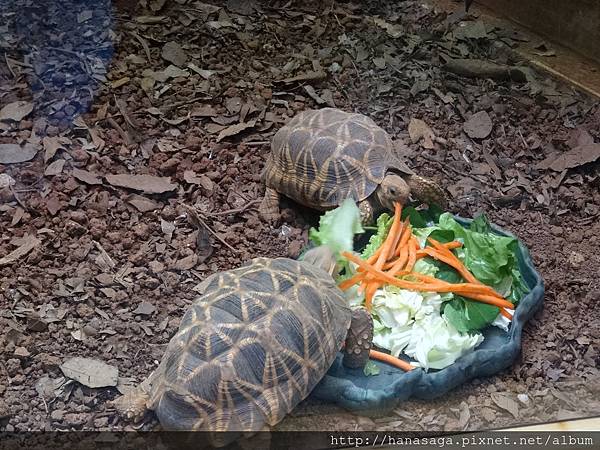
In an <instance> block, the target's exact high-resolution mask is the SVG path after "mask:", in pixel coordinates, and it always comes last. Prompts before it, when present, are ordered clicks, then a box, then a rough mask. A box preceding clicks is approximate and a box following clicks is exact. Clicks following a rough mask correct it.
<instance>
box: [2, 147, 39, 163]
mask: <svg viewBox="0 0 600 450" xmlns="http://www.w3.org/2000/svg"><path fill="white" fill-rule="evenodd" d="M37 151H38V149H37V148H36V147H34V146H33V145H30V144H25V145H24V146H23V147H21V146H20V145H18V144H0V164H18V163H22V162H25V161H31V160H32V159H33V158H34V157H35V155H36V154H37Z"/></svg>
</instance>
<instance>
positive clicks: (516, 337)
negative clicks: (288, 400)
mask: <svg viewBox="0 0 600 450" xmlns="http://www.w3.org/2000/svg"><path fill="white" fill-rule="evenodd" d="M455 219H456V220H457V221H458V222H459V223H460V224H461V225H463V226H469V225H470V223H471V220H470V219H463V218H461V217H455ZM492 231H493V232H494V233H496V234H498V235H500V236H509V237H515V236H514V235H513V234H511V233H509V232H507V231H505V230H502V229H501V228H498V227H496V226H494V225H492ZM517 258H518V261H519V269H520V271H521V274H522V276H523V279H524V281H525V283H526V285H527V287H528V288H529V292H528V293H527V294H526V295H525V296H524V297H523V298H522V299H521V300H520V302H519V303H518V305H517V307H516V309H515V312H514V316H513V319H512V323H511V325H510V327H509V329H508V332H505V331H503V330H502V329H500V328H498V327H495V326H488V327H487V328H485V329H483V330H482V334H483V336H484V341H483V342H482V343H481V344H480V345H479V346H478V347H477V348H475V349H474V350H473V351H472V352H470V353H468V354H466V355H464V356H462V357H461V358H459V359H457V360H456V361H455V362H454V363H453V364H451V365H450V366H448V367H445V368H444V369H441V370H434V371H429V372H425V371H424V370H422V369H415V370H412V371H410V372H404V371H402V370H400V369H397V368H395V367H392V366H389V365H387V364H385V363H381V362H379V361H375V364H377V366H378V367H379V369H380V371H379V374H378V375H376V376H366V375H365V374H364V373H363V370H362V369H355V370H352V369H348V368H346V367H344V366H343V365H342V354H341V353H340V354H338V356H337V358H336V360H335V362H334V363H333V365H332V366H331V368H330V369H329V371H328V372H327V374H326V375H325V377H324V378H323V380H322V381H321V382H320V383H319V384H318V385H317V387H316V388H315V389H314V391H313V392H312V393H311V397H312V398H316V399H319V400H322V401H326V402H331V403H335V404H337V405H339V406H341V407H343V408H346V409H349V410H353V411H357V412H358V411H366V410H378V411H381V410H386V409H391V408H394V407H395V406H396V405H397V404H398V403H399V402H401V401H403V400H407V399H409V398H411V397H413V398H419V399H433V398H436V397H439V396H441V395H443V394H445V393H447V392H448V391H450V390H452V389H454V388H456V387H458V386H460V385H461V384H463V383H465V382H467V381H469V380H471V379H473V378H481V377H487V376H491V375H494V374H496V373H498V372H500V371H502V370H504V369H506V368H508V367H510V366H511V365H512V364H513V362H514V361H515V359H516V358H517V357H518V355H519V353H520V351H521V333H522V331H523V326H524V325H525V323H526V322H527V321H528V320H529V319H530V318H531V317H532V316H533V315H534V314H535V312H536V311H538V310H539V309H541V307H542V305H543V298H544V281H543V279H542V277H541V275H540V274H539V273H538V272H537V271H536V269H535V267H534V265H533V261H532V260H531V256H530V254H529V251H528V250H527V248H526V247H525V246H524V245H523V243H522V242H521V241H518V251H517Z"/></svg>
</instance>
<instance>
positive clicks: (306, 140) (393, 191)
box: [260, 108, 446, 224]
mask: <svg viewBox="0 0 600 450" xmlns="http://www.w3.org/2000/svg"><path fill="white" fill-rule="evenodd" d="M263 181H264V182H265V184H266V192H265V196H264V199H263V201H262V203H261V205H260V214H261V216H262V217H263V218H264V219H265V220H268V221H271V220H274V219H276V218H277V217H278V216H279V196H280V194H283V195H285V196H286V197H289V198H291V199H292V200H295V201H296V202H298V203H300V204H302V205H305V206H308V207H311V208H314V209H317V210H321V211H324V210H327V209H332V208H335V207H336V206H339V205H340V204H341V203H342V202H343V201H344V200H345V199H346V198H348V197H351V198H353V199H354V200H355V201H357V202H359V207H360V209H361V216H362V220H363V222H364V223H365V224H366V223H369V222H372V220H373V218H374V217H375V216H377V215H378V213H379V212H381V211H383V210H385V209H388V210H390V211H393V209H394V207H393V204H394V202H399V203H401V204H405V203H406V202H407V201H408V200H409V197H410V195H411V194H412V196H413V197H415V198H416V199H418V200H420V201H422V202H425V203H435V204H437V205H438V206H441V207H444V206H445V204H446V196H445V193H444V190H443V189H442V188H441V187H439V186H438V185H437V184H435V183H434V182H433V181H432V180H429V179H427V178H424V177H421V176H418V175H416V174H415V173H414V172H413V171H412V170H411V169H410V168H409V167H408V166H407V165H406V164H405V163H404V162H402V161H401V160H400V159H399V158H398V157H397V156H396V155H395V154H394V146H393V143H392V140H391V138H390V136H389V135H388V133H387V132H386V131H385V130H384V129H382V128H381V127H379V126H378V125H377V124H376V123H375V122H374V121H373V120H372V119H370V118H369V117H367V116H364V115H362V114H357V113H348V112H345V111H341V110H339V109H335V108H323V109H318V110H307V111H303V112H301V113H299V114H298V115H296V116H295V117H294V118H293V119H292V120H291V121H290V122H289V123H288V124H287V125H285V126H283V127H282V128H281V129H279V131H277V133H276V134H275V136H274V137H273V141H272V143H271V153H270V155H269V157H268V159H267V161H266V165H265V170H264V171H263Z"/></svg>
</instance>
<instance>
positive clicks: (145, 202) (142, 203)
mask: <svg viewBox="0 0 600 450" xmlns="http://www.w3.org/2000/svg"><path fill="white" fill-rule="evenodd" d="M127 203H129V204H131V205H133V206H134V207H135V208H136V209H137V210H138V211H140V212H143V213H144V212H150V211H154V210H156V209H158V208H160V207H161V206H162V205H161V204H160V203H158V202H155V201H154V200H152V199H149V198H146V197H144V196H142V195H138V194H131V195H130V196H128V197H127Z"/></svg>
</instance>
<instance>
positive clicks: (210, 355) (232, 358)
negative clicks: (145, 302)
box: [113, 246, 373, 440]
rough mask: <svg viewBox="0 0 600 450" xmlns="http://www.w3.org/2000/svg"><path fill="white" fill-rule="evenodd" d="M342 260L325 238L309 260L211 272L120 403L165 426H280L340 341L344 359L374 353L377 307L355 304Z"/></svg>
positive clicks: (359, 361) (266, 261)
mask: <svg viewBox="0 0 600 450" xmlns="http://www.w3.org/2000/svg"><path fill="white" fill-rule="evenodd" d="M335 265H336V259H335V257H334V256H333V253H332V252H331V250H329V249H328V247H325V246H320V247H316V248H313V249H310V250H308V251H307V252H306V253H305V254H304V256H303V257H302V258H301V260H294V259H289V258H264V257H259V258H254V259H252V260H251V261H249V262H247V263H246V264H244V265H242V266H240V267H238V268H235V269H231V270H228V271H224V272H217V273H215V274H213V275H211V276H210V277H208V278H207V279H206V280H205V281H204V282H203V283H202V284H201V286H203V287H202V288H201V289H200V290H201V291H202V290H203V292H202V294H201V295H200V296H199V297H197V298H196V299H195V300H194V301H193V303H192V304H191V306H190V307H189V309H188V310H187V311H186V313H185V314H184V316H183V318H182V320H181V323H180V326H179V330H178V331H177V333H176V334H175V335H174V336H173V338H172V339H171V340H170V342H169V344H168V346H167V349H166V352H165V354H164V356H163V358H162V360H161V362H160V364H159V366H158V368H157V369H156V370H155V371H154V372H153V373H152V374H151V375H150V376H149V377H148V379H147V380H145V381H144V382H143V383H141V385H140V386H137V387H136V388H134V389H133V390H132V391H130V392H127V393H126V394H125V395H123V396H121V397H119V398H117V399H116V400H115V401H114V402H113V405H114V406H115V407H116V409H117V410H118V411H119V412H120V413H121V415H123V416H124V417H125V418H126V419H128V420H134V421H139V420H140V419H141V418H142V417H143V416H144V415H145V412H146V411H147V410H153V411H154V412H155V414H156V416H157V417H158V419H159V422H160V424H161V426H162V427H163V428H164V429H166V430H175V431H184V430H185V431H191V430H193V431H208V432H222V431H229V432H244V433H253V432H256V431H260V430H264V429H265V428H268V427H269V426H274V425H275V424H277V423H278V422H279V421H281V420H282V419H283V417H284V416H285V415H286V414H287V413H289V412H290V411H291V410H292V409H293V408H294V407H295V406H296V405H297V404H298V403H299V402H300V401H302V400H303V399H304V398H305V397H307V396H308V394H309V393H310V392H311V391H312V389H313V388H314V387H315V386H316V384H317V383H318V382H319V381H320V380H321V379H322V378H323V376H324V375H325V373H326V372H327V370H328V369H329V368H330V367H331V365H332V363H333V362H334V360H335V358H336V355H337V353H338V351H339V350H340V349H341V348H342V347H344V353H343V355H344V356H343V359H342V363H343V364H344V365H345V366H348V367H350V368H360V367H364V366H365V364H366V362H367V360H368V358H369V351H370V348H371V345H372V338H373V322H372V319H371V316H370V315H369V313H368V312H367V311H366V310H365V309H364V308H359V309H355V310H351V309H350V307H349V306H348V303H347V300H346V299H345V297H344V293H343V292H342V291H341V290H340V289H339V288H338V287H337V285H336V284H335V281H334V280H333V278H332V276H331V274H332V273H333V270H334V268H335ZM209 434H211V433H209ZM213 437H214V435H213ZM231 439H232V440H233V438H231Z"/></svg>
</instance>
